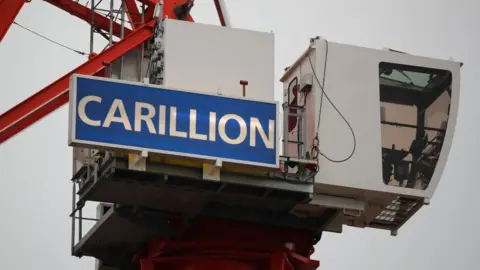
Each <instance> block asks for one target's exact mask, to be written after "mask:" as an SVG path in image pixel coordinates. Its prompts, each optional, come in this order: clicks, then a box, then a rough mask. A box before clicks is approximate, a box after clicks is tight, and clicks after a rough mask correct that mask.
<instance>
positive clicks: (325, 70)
mask: <svg viewBox="0 0 480 270" xmlns="http://www.w3.org/2000/svg"><path fill="white" fill-rule="evenodd" d="M311 41H313V39H311ZM325 43H326V48H325V61H324V68H323V84H321V83H320V80H319V79H318V76H317V73H316V72H315V68H314V67H313V64H312V60H311V58H310V52H309V53H308V54H307V56H308V62H309V63H310V67H311V68H312V72H313V75H314V76H315V79H316V81H317V83H318V85H319V87H320V89H321V90H322V95H321V99H320V108H319V114H318V126H317V134H318V130H319V129H320V117H321V113H322V101H323V96H324V95H325V98H326V99H327V100H328V102H329V103H330V104H331V105H332V107H333V108H334V109H335V111H337V113H338V114H339V115H340V117H342V119H343V121H345V123H346V124H347V126H348V128H349V129H350V132H351V133H352V137H353V148H352V152H351V153H350V155H349V156H348V157H346V158H344V159H341V160H334V159H332V158H329V157H328V156H327V155H325V154H324V153H322V152H321V151H320V150H319V153H320V155H322V156H323V157H325V158H326V159H327V160H328V161H330V162H335V163H342V162H345V161H347V160H349V159H350V158H351V157H352V156H353V154H354V153H355V151H356V149H357V138H356V136H355V132H354V131H353V128H352V126H351V125H350V123H349V122H348V120H347V119H346V118H345V116H343V114H342V113H341V112H340V111H339V110H338V108H337V106H335V104H333V102H332V101H331V100H330V98H329V97H328V95H327V93H326V92H325V89H324V85H325V75H326V73H327V57H328V41H327V40H325Z"/></svg>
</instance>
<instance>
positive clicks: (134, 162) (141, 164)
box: [128, 150, 148, 171]
mask: <svg viewBox="0 0 480 270" xmlns="http://www.w3.org/2000/svg"><path fill="white" fill-rule="evenodd" d="M147 158H148V151H146V150H142V152H141V153H140V155H138V154H133V153H130V154H128V169H130V170H137V171H146V170H147Z"/></svg>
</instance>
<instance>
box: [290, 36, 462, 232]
mask: <svg viewBox="0 0 480 270" xmlns="http://www.w3.org/2000/svg"><path fill="white" fill-rule="evenodd" d="M461 65H462V64H461V63H459V62H455V61H446V60H438V59H432V58H426V57H419V56H414V55H409V54H406V53H401V52H397V51H392V50H376V49H369V48H362V47H357V46H351V45H345V44H338V43H334V42H328V41H327V40H325V39H321V38H316V39H312V40H311V45H310V46H309V48H308V49H307V51H306V52H304V53H303V54H302V55H301V56H300V58H299V59H298V60H297V61H296V62H295V63H294V64H293V65H292V66H291V67H289V68H288V69H287V70H286V72H285V74H284V76H283V77H282V78H281V81H282V82H283V85H284V87H283V89H284V119H285V121H284V124H285V125H286V126H287V127H288V129H286V130H285V131H284V137H287V138H288V142H285V141H284V142H283V145H284V153H283V154H284V155H286V156H293V157H298V158H306V159H311V158H314V157H315V156H318V164H319V171H318V174H317V175H316V177H315V196H314V198H313V200H312V202H310V204H309V205H299V206H298V207H297V212H298V213H297V214H299V213H304V212H307V213H308V214H315V213H316V212H318V210H319V209H321V208H322V207H324V206H328V205H330V206H333V205H337V207H339V208H343V209H345V210H344V212H345V215H343V216H341V217H339V218H338V219H337V220H336V221H335V222H333V223H332V224H331V226H330V228H329V229H330V230H332V231H341V224H348V225H353V226H359V227H365V226H367V227H376V228H384V229H389V230H392V231H396V230H397V229H398V228H399V227H400V226H401V225H403V224H404V223H405V222H406V221H407V220H408V218H410V217H411V216H412V215H413V214H414V213H415V212H416V211H417V210H418V209H419V208H420V207H421V206H422V205H423V204H428V203H429V202H430V199H431V198H432V197H433V195H434V192H435V189H436V187H437V186H438V183H439V181H440V178H441V175H442V172H443V169H444V167H445V163H446V161H447V156H448V153H449V150H450V146H451V144H452V137H453V134H454V129H455V122H456V118H457V111H458V100H459V90H460V67H461ZM312 68H313V69H312ZM287 110H288V112H290V115H289V114H287ZM350 127H351V128H350ZM316 136H318V137H317V138H318V140H316ZM318 152H319V153H318ZM289 170H291V171H295V168H289ZM342 198H343V199H342ZM346 199H348V200H346ZM348 210H354V211H353V212H349V211H348ZM347 212H348V213H349V214H348V213H347Z"/></svg>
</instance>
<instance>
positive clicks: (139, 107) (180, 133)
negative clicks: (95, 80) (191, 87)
mask: <svg viewBox="0 0 480 270" xmlns="http://www.w3.org/2000/svg"><path fill="white" fill-rule="evenodd" d="M90 102H96V103H102V98H101V97H98V96H85V97H83V98H82V99H81V100H80V101H79V103H78V116H79V118H80V120H82V121H83V122H84V123H85V124H87V125H89V126H94V127H100V126H101V127H104V128H109V127H110V125H111V124H112V123H113V122H115V123H119V124H122V125H123V127H124V129H125V130H128V131H134V132H142V127H143V126H142V123H145V125H146V127H147V130H148V132H149V133H152V134H159V135H166V130H167V127H166V124H165V123H166V122H165V120H166V117H167V112H168V114H169V120H170V121H169V126H168V135H169V136H173V137H180V138H190V139H194V140H202V141H206V140H208V141H211V142H215V141H216V134H217V131H218V135H219V137H220V139H222V141H224V142H226V143H228V144H232V145H236V144H242V143H243V142H244V141H245V140H246V139H247V136H249V145H250V146H251V147H256V146H257V134H258V135H260V138H261V140H262V142H263V143H264V145H265V147H266V148H268V149H273V148H274V145H275V142H274V138H275V121H274V120H271V119H269V120H268V130H267V131H268V134H267V132H265V130H264V128H263V127H262V125H261V124H260V120H259V119H258V118H257V117H251V118H250V119H248V124H247V121H246V120H245V119H243V118H242V117H241V116H239V115H237V114H226V115H223V116H221V117H220V120H219V121H218V124H217V113H215V112H209V121H208V134H202V133H199V132H198V129H197V123H198V116H197V110H195V109H190V111H189V114H188V117H189V119H188V121H189V125H188V130H178V129H177V120H178V114H177V107H175V106H170V107H169V108H168V111H167V107H166V106H165V105H160V106H159V107H158V111H157V110H156V109H155V106H154V105H152V104H149V103H144V102H135V110H134V114H135V115H134V121H133V129H132V123H130V120H129V118H128V114H127V111H126V109H125V105H124V104H123V101H122V100H120V99H115V100H113V102H112V104H111V105H110V108H109V110H108V113H107V115H106V116H105V119H103V124H102V119H92V118H90V117H89V116H88V115H87V113H86V107H87V105H88V103H90ZM117 115H118V116H117ZM155 122H156V123H158V127H155V125H154V123H155ZM229 122H232V123H236V125H238V126H239V127H240V131H239V133H238V134H227V131H226V126H227V124H228V123H229ZM157 129H158V130H157Z"/></svg>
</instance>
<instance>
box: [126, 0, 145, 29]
mask: <svg viewBox="0 0 480 270" xmlns="http://www.w3.org/2000/svg"><path fill="white" fill-rule="evenodd" d="M123 3H124V5H125V10H126V11H127V16H128V20H129V21H130V25H131V26H132V29H133V30H135V29H136V28H137V26H139V25H142V16H141V15H140V11H139V10H138V7H137V3H136V2H135V0H123ZM144 21H147V20H146V19H145V18H144ZM148 21H150V20H148Z"/></svg>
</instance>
